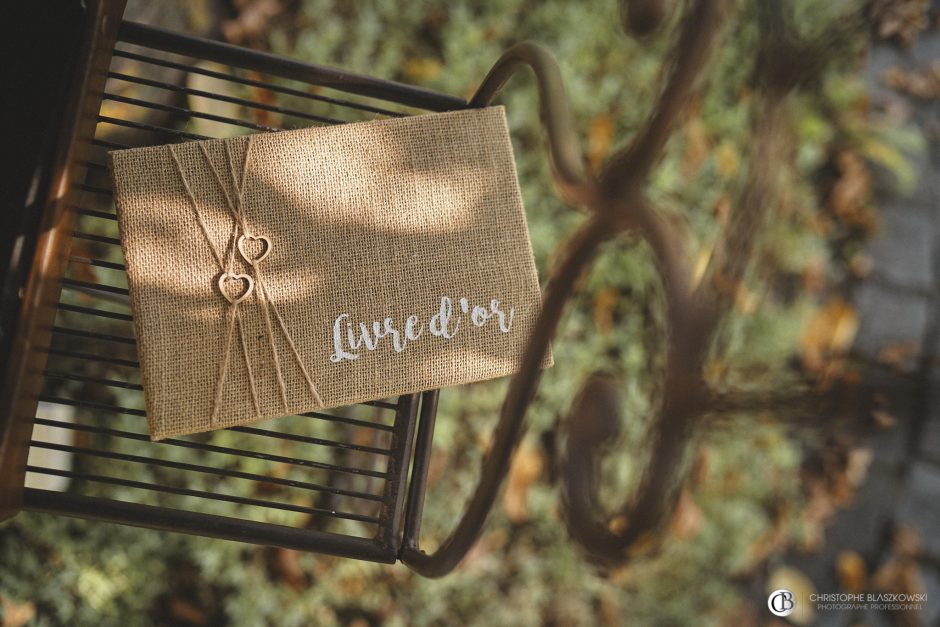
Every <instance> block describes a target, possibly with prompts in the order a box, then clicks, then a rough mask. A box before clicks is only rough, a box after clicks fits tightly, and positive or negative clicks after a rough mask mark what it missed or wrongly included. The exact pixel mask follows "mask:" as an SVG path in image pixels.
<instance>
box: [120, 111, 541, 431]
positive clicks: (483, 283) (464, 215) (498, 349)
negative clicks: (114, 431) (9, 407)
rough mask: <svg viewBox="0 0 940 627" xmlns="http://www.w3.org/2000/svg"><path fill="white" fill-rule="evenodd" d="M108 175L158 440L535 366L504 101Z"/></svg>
mask: <svg viewBox="0 0 940 627" xmlns="http://www.w3.org/2000/svg"><path fill="white" fill-rule="evenodd" d="M109 165H110V168H111V175H112V178H113V183H114V192H115V202H116V204H117V209H118V222H119V226H120V231H121V245H122V248H123V251H124V257H125V261H126V264H127V276H128V284H129V287H130V296H131V305H132V308H133V313H134V324H135V331H136V335H137V346H138V351H139V354H140V365H141V371H142V376H143V387H144V396H145V399H146V405H147V418H148V422H149V426H150V435H151V437H152V438H153V439H155V440H159V439H162V438H166V437H168V436H172V435H179V434H187V433H195V432H200V431H207V430H211V429H216V428H221V427H227V426H232V425H241V424H246V423H251V422H255V421H257V420H261V419H265V418H272V417H276V416H284V415H290V414H295V413H303V412H307V411H314V410H317V409H322V408H328V407H338V406H342V405H349V404H353V403H357V402H361V401H366V400H376V399H381V398H386V397H392V396H396V395H399V394H405V393H412V392H418V391H422V390H428V389H434V388H438V387H444V386H450V385H457V384H462V383H470V382H473V381H480V380H484V379H491V378H494V377H500V376H504V375H508V374H511V373H513V372H515V371H516V370H517V369H518V367H519V364H520V361H521V358H522V353H523V350H524V346H525V343H526V340H527V339H528V336H529V335H530V333H531V331H532V329H533V326H534V324H535V322H536V318H537V316H538V312H539V285H538V279H537V276H536V270H535V264H534V262H533V258H532V248H531V245H530V243H529V235H528V230H527V228H526V221H525V215H524V212H523V208H522V201H521V197H520V194H519V184H518V181H517V179H516V169H515V163H514V161H513V155H512V148H511V146H510V142H509V135H508V130H507V127H506V119H505V113H504V111H503V109H502V108H501V107H491V108H487V109H479V110H468V111H458V112H448V113H440V114H432V115H422V116H415V117H405V118H396V119H385V120H379V121H372V122H362V123H356V124H346V125H339V126H331V127H316V128H307V129H302V130H295V131H284V132H279V133H268V134H258V135H253V136H243V137H234V138H230V139H223V140H209V141H202V142H189V143H182V144H174V145H170V146H155V147H147V148H135V149H131V150H119V151H115V152H112V153H110V159H109ZM550 364H551V356H550V355H546V357H545V361H544V365H545V366H548V365H550Z"/></svg>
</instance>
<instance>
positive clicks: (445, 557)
mask: <svg viewBox="0 0 940 627" xmlns="http://www.w3.org/2000/svg"><path fill="white" fill-rule="evenodd" d="M672 4H673V3H672V2H668V1H666V0H624V1H623V2H622V7H621V9H622V10H621V15H622V16H623V21H624V25H625V28H626V29H627V30H628V32H631V33H633V34H636V35H645V34H647V33H648V32H650V31H651V30H653V29H655V28H657V27H658V26H659V25H660V24H662V23H663V22H665V21H667V18H668V12H669V9H670V7H671V6H672ZM759 4H760V8H759V9H758V18H759V19H758V21H759V25H760V27H761V30H762V33H763V37H764V44H763V46H762V52H761V55H760V56H759V57H758V59H757V63H756V69H755V71H756V79H755V81H754V84H755V94H754V96H755V97H754V112H755V114H754V116H753V120H754V121H753V127H754V141H753V142H752V144H751V148H750V155H749V159H748V172H747V179H746V182H745V185H744V186H743V188H742V190H741V193H740V195H739V197H738V199H737V203H736V210H735V213H734V214H733V216H732V218H731V220H730V222H729V225H728V228H727V229H726V232H725V233H724V234H723V238H722V241H721V243H720V244H719V245H718V246H717V247H716V253H715V254H714V255H713V257H712V261H711V266H710V268H709V270H708V272H707V273H706V278H705V279H704V280H702V281H700V282H698V283H695V282H693V273H692V266H691V263H690V262H689V259H688V255H687V250H686V248H687V247H686V242H685V240H684V237H683V235H682V233H683V230H682V229H677V228H675V224H674V223H671V222H670V221H668V220H667V219H666V218H664V217H663V216H662V215H661V214H660V213H659V212H657V211H656V209H655V208H654V207H653V206H652V204H651V203H650V201H649V199H648V197H647V195H646V188H647V187H648V180H649V175H650V172H651V171H652V170H653V168H654V166H655V164H656V163H657V161H658V159H659V157H660V155H661V153H662V150H663V147H664V145H665V143H666V141H667V140H668V139H669V137H670V135H671V132H672V129H673V127H674V125H675V123H676V122H677V120H678V119H679V117H680V114H681V113H682V111H683V109H684V105H685V104H686V102H687V100H688V99H689V97H690V96H691V95H692V94H693V89H694V86H695V84H696V83H697V82H698V80H697V79H699V77H700V75H701V74H703V72H704V70H705V68H706V66H707V62H708V57H709V54H708V53H709V50H710V48H711V47H712V45H713V43H714V40H715V38H716V36H717V35H718V33H719V32H720V30H721V27H722V25H723V23H724V21H725V19H726V17H727V13H728V11H727V7H726V6H725V5H726V2H725V1H724V0H694V1H692V2H689V3H688V5H687V6H686V8H685V11H684V15H683V16H682V22H681V24H680V25H679V27H678V37H677V38H676V40H675V44H674V47H673V49H672V51H671V52H670V53H669V54H667V56H666V59H667V63H668V64H669V66H668V67H667V68H666V70H667V71H666V72H665V80H664V86H663V89H662V90H661V92H660V95H659V97H658V98H657V100H656V102H655V103H654V105H653V107H652V108H651V112H650V114H649V116H648V118H647V121H646V123H645V124H644V126H643V127H642V128H641V129H640V130H639V131H638V132H637V134H636V135H635V138H634V139H633V141H632V142H631V143H630V144H629V145H628V146H627V147H626V148H625V149H623V150H621V151H619V152H617V153H615V154H614V155H613V156H612V157H610V158H609V159H608V161H607V163H606V165H605V166H604V167H603V169H602V170H601V172H600V173H599V174H598V175H597V176H595V175H593V174H592V173H591V171H590V170H589V169H588V167H587V166H586V164H585V162H584V159H583V157H582V152H581V149H580V146H579V142H578V140H577V137H576V135H575V133H574V131H573V129H572V125H571V121H570V117H569V111H568V101H567V97H566V95H565V89H564V85H563V82H562V79H561V73H560V71H559V69H558V66H557V64H556V63H555V61H554V59H553V58H552V56H551V54H550V53H549V52H548V51H547V50H545V49H544V48H543V47H541V46H540V45H538V44H535V43H530V42H527V43H522V44H518V45H516V46H514V47H512V48H511V49H509V50H508V51H507V52H506V53H505V54H504V55H503V56H502V58H500V59H499V61H498V62H497V63H496V65H495V66H494V67H493V69H492V70H491V71H490V73H489V74H488V75H487V77H486V78H485V79H484V81H483V83H482V85H481V86H480V88H479V90H478V92H477V93H476V95H475V96H474V98H473V99H472V101H471V105H472V106H485V105H486V104H488V103H489V102H490V101H492V99H493V98H495V97H496V95H497V94H498V93H499V92H500V90H501V89H502V88H503V86H504V85H505V84H506V82H507V81H508V80H509V78H510V77H512V76H513V75H514V74H515V73H516V72H517V71H518V70H520V69H521V68H523V67H529V68H530V69H531V70H532V72H533V73H534V75H535V78H536V81H537V85H538V95H539V103H540V116H541V123H542V125H543V126H544V128H545V131H546V135H547V137H548V141H549V148H550V154H551V162H552V166H553V168H552V169H553V174H554V177H555V180H556V182H557V184H558V186H559V187H560V189H561V192H562V195H563V197H564V199H565V200H566V201H568V202H569V203H571V204H574V205H578V206H581V207H584V208H587V209H588V210H589V211H590V217H589V219H588V220H587V221H586V223H585V224H584V225H583V226H582V227H581V228H580V229H579V230H578V231H577V232H575V233H574V234H573V235H572V236H571V238H570V239H569V240H568V241H567V242H566V243H565V244H564V245H563V247H562V249H561V254H560V255H559V256H558V259H559V261H558V263H557V264H556V266H555V268H554V270H553V272H552V274H551V277H550V279H549V281H548V285H547V288H546V291H545V295H544V301H543V308H542V315H541V318H540V320H539V323H538V325H537V327H536V329H535V331H534V333H533V335H532V337H531V338H530V340H529V343H528V347H527V350H526V355H525V358H524V361H523V365H522V368H521V371H520V372H519V373H518V374H517V375H516V376H515V377H514V378H513V379H512V381H511V383H510V386H509V390H508V392H507V395H506V398H505V400H504V403H503V405H502V410H501V414H500V418H499V423H498V426H497V427H496V430H495V433H494V437H493V443H492V446H491V448H490V450H489V452H488V454H487V455H486V457H485V459H484V460H483V465H482V473H481V477H480V480H479V484H478V485H477V488H476V490H475V492H474V494H473V496H472V497H471V500H470V502H469V504H468V505H467V508H466V511H465V513H464V516H463V518H462V519H461V520H460V521H459V523H458V525H457V527H456V528H455V529H454V531H453V532H452V533H451V535H450V536H449V537H448V538H447V539H446V540H445V541H444V542H443V543H442V544H441V545H440V547H439V548H438V549H437V550H436V551H435V552H434V553H432V554H426V553H424V552H422V551H421V550H420V549H418V547H416V546H406V547H405V548H404V550H403V552H402V560H403V561H404V562H405V563H406V564H407V565H408V566H409V567H411V568H412V569H413V570H415V571H417V572H418V573H420V574H422V575H427V576H431V577H436V576H441V575H444V574H446V573H448V572H450V571H451V570H452V569H453V568H454V567H455V566H456V565H457V564H458V563H459V561H460V560H461V559H462V557H463V556H464V555H465V554H466V553H467V551H468V550H469V549H470V548H471V547H472V546H473V544H474V543H475V542H476V540H477V538H478V537H479V535H480V533H481V530H482V527H483V523H484V521H485V519H486V516H487V514H488V512H489V510H490V508H491V507H492V505H493V503H494V502H495V499H496V497H497V495H498V492H499V488H500V486H501V483H502V480H503V478H504V477H505V476H506V474H507V472H508V470H509V466H510V462H511V458H512V454H513V452H514V450H515V448H516V446H517V444H518V443H519V441H520V439H521V437H522V435H523V433H524V425H525V421H524V419H525V415H526V410H527V408H528V406H529V404H530V401H531V399H532V398H533V396H534V394H535V391H536V388H537V386H538V383H539V378H540V372H541V371H540V368H539V364H540V362H541V360H542V355H543V354H544V352H545V350H546V347H547V346H548V343H549V341H550V339H551V337H552V336H553V335H554V333H555V330H556V328H557V326H558V322H559V320H560V318H561V315H562V312H563V310H564V308H565V306H566V304H567V302H568V301H569V299H570V298H571V297H572V295H573V294H574V293H575V290H576V285H577V280H578V278H579V277H581V276H582V274H583V273H584V272H585V271H586V269H587V268H588V267H589V266H590V264H591V262H592V260H593V259H594V257H595V255H596V253H597V251H598V248H599V246H600V245H601V244H602V243H604V242H605V241H608V240H610V239H612V238H614V237H615V236H617V235H619V234H621V233H624V232H626V231H630V232H633V233H635V234H636V235H638V236H639V237H641V238H642V239H644V240H645V241H646V242H647V243H648V244H649V246H650V249H651V250H652V254H653V257H654V259H655V263H656V265H657V269H658V271H659V275H660V277H661V281H662V286H663V291H664V293H665V298H666V317H665V325H666V331H667V332H666V342H667V346H666V353H665V355H666V362H665V368H664V372H663V381H662V387H661V389H662V399H661V403H660V406H659V409H658V412H657V413H656V415H655V416H654V418H653V420H652V421H651V424H650V429H649V433H648V439H647V444H646V445H647V446H648V447H649V456H648V458H647V459H648V462H647V464H646V466H645V468H644V469H643V471H642V473H641V475H640V480H639V482H638V484H637V486H636V489H635V491H634V493H633V494H632V495H631V496H630V497H629V498H627V499H626V501H625V502H624V504H623V505H622V506H621V507H620V508H618V509H617V510H615V511H613V512H607V511H604V508H603V507H602V506H601V504H600V499H599V498H598V483H599V482H598V472H597V469H598V466H599V462H600V459H601V457H602V456H603V455H604V454H609V453H610V452H611V451H610V450H609V449H610V447H609V446H608V444H609V443H611V442H613V441H614V440H615V438H616V436H617V434H618V432H619V424H620V420H621V417H620V416H619V409H618V402H617V384H616V383H615V382H614V381H612V380H611V379H609V378H606V377H603V376H600V375H597V376H593V377H591V378H589V380H588V381H587V382H586V383H585V384H584V386H583V387H582V389H581V392H580V393H579V395H578V396H577V398H576V399H575V402H574V405H573V408H572V410H571V411H570V412H569V415H568V418H567V419H566V420H565V421H564V423H563V425H562V431H563V435H564V437H565V440H566V442H567V445H566V446H565V447H564V451H563V453H562V455H561V459H560V464H559V466H560V471H561V472H560V475H561V483H562V500H563V511H564V514H565V517H566V522H567V524H568V527H569V530H570V532H571V535H572V536H573V538H574V539H575V540H576V541H577V542H578V543H579V544H580V545H582V546H583V547H584V549H585V550H586V552H587V554H588V555H589V556H590V557H591V558H592V559H593V560H594V561H597V562H603V563H617V562H621V561H624V560H626V559H628V558H629V557H630V556H631V555H632V554H634V553H635V552H636V550H638V549H641V548H645V547H648V546H651V545H654V544H655V539H656V534H657V532H658V530H660V529H661V528H662V527H663V524H662V523H663V522H664V520H666V519H667V517H668V516H669V515H670V514H671V512H672V510H673V508H674V506H675V503H676V501H677V498H678V496H679V491H680V487H681V485H682V483H683V481H684V479H685V477H686V474H687V469H688V466H689V463H688V462H689V459H688V458H689V452H690V450H691V449H692V447H691V446H690V444H691V443H692V442H693V441H694V436H695V432H696V429H697V427H698V424H699V422H700V421H698V420H696V419H697V418H699V417H701V416H702V415H703V414H704V413H706V412H707V411H708V410H709V407H710V406H712V402H713V400H714V399H713V396H712V394H711V392H710V391H709V390H708V389H707V387H706V386H705V384H704V383H703V379H702V366H703V362H704V360H705V358H706V355H707V352H708V350H709V348H710V344H711V340H712V337H713V336H714V332H715V330H716V328H717V325H718V324H719V322H720V321H721V319H722V317H723V316H724V314H725V312H726V310H727V308H728V305H729V303H730V302H731V298H730V296H732V294H730V293H729V290H728V289H727V286H729V285H730V286H733V285H737V283H738V282H739V281H740V280H741V279H742V277H743V275H744V271H745V269H746V267H747V263H748V260H749V259H750V257H751V252H752V250H753V248H754V244H755V240H756V237H755V236H756V234H757V233H758V231H759V229H760V227H761V225H762V224H763V222H764V220H765V216H766V215H767V212H768V209H769V208H770V205H771V199H772V198H773V196H774V187H775V181H776V176H777V173H776V168H775V167H774V165H773V164H774V155H775V154H778V152H777V151H779V150H780V149H781V147H782V146H783V145H784V143H785V142H786V135H787V132H786V111H785V103H786V95H787V94H788V93H789V92H790V91H791V90H793V89H794V88H795V87H796V86H797V85H798V84H799V83H800V82H801V81H803V80H805V79H806V78H807V76H808V75H812V74H814V73H818V71H819V70H820V69H821V65H820V63H819V60H818V57H819V55H818V54H816V52H818V50H817V49H816V48H817V44H826V43H829V42H820V41H808V40H805V39H803V38H801V37H800V36H799V35H798V34H797V31H796V29H795V27H793V25H792V23H791V21H790V20H789V19H787V15H786V11H785V6H784V5H785V3H784V2H783V0H767V2H761V3H759ZM801 66H802V69H800V68H801ZM794 68H797V70H796V71H794Z"/></svg>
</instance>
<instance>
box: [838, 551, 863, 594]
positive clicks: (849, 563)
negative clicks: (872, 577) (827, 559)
mask: <svg viewBox="0 0 940 627" xmlns="http://www.w3.org/2000/svg"><path fill="white" fill-rule="evenodd" d="M836 573H837V574H838V576H839V585H840V586H841V588H842V590H844V591H845V592H848V593H851V594H859V593H861V592H863V591H864V590H865V586H866V584H867V583H868V569H867V568H866V566H865V560H863V559H862V556H861V555H859V554H858V553H856V552H855V551H840V552H839V554H838V555H837V556H836Z"/></svg>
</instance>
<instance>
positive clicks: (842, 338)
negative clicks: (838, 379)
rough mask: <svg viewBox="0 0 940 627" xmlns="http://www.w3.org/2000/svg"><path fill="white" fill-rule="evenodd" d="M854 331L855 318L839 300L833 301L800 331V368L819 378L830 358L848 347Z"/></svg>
mask: <svg viewBox="0 0 940 627" xmlns="http://www.w3.org/2000/svg"><path fill="white" fill-rule="evenodd" d="M857 331H858V314H856V312H855V309H854V308H853V307H852V306H851V305H850V304H849V303H848V302H846V301H845V299H843V298H842V297H838V296H837V297H835V298H833V299H832V300H830V301H829V302H828V303H827V304H826V306H825V307H823V308H822V309H820V310H819V311H818V312H817V313H816V315H815V316H814V317H813V318H812V319H810V321H809V323H808V324H807V325H806V328H805V329H804V331H803V337H802V339H801V341H800V348H801V354H802V360H803V367H804V368H805V369H806V370H807V371H809V372H812V373H816V374H823V373H824V370H825V367H826V365H827V363H828V362H829V361H830V360H831V359H832V358H833V357H841V356H842V355H843V354H845V353H846V352H847V351H848V349H849V348H850V347H851V345H852V341H853V340H854V339H855V333H856V332H857Z"/></svg>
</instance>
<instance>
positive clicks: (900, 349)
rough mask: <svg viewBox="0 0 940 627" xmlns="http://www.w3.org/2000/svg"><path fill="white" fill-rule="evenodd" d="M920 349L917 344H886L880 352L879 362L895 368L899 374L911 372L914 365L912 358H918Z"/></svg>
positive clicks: (908, 342)
mask: <svg viewBox="0 0 940 627" xmlns="http://www.w3.org/2000/svg"><path fill="white" fill-rule="evenodd" d="M918 352H920V347H919V346H918V345H917V343H916V342H911V341H907V342H893V343H891V344H885V345H884V346H882V347H881V350H879V351H878V361H879V362H880V363H882V364H884V365H886V366H890V367H892V368H894V370H895V371H897V372H899V373H905V372H910V370H911V368H912V366H913V364H912V363H911V361H912V359H911V358H912V357H916V356H917V353H918Z"/></svg>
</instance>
